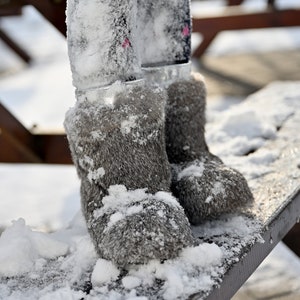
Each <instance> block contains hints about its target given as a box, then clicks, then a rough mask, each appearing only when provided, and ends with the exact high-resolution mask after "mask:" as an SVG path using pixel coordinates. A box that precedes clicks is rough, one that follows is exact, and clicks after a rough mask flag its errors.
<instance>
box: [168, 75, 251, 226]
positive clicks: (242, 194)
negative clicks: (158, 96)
mask: <svg viewBox="0 0 300 300" xmlns="http://www.w3.org/2000/svg"><path fill="white" fill-rule="evenodd" d="M205 105H206V89H205V85H204V82H203V81H202V79H201V78H200V77H199V76H197V75H195V77H194V78H193V79H191V80H182V81H178V82H175V83H173V84H171V85H170V86H169V87H168V103H167V107H166V147H167V154H168V158H169V161H170V163H172V164H173V171H172V174H173V176H172V191H173V193H174V195H175V196H176V197H177V198H178V199H179V201H180V203H181V205H182V206H183V208H184V210H185V212H186V214H187V216H188V218H189V220H190V222H191V223H192V224H199V223H201V222H203V221H205V220H207V219H211V218H215V217H217V216H219V215H220V214H223V213H232V212H237V211H238V210H239V209H240V208H241V207H243V206H244V205H246V204H247V203H250V202H251V201H252V200H253V196H252V193H251V191H250V189H249V187H248V184H247V182H246V180H245V178H244V177H243V176H242V175H241V174H240V173H239V172H238V171H236V170H234V169H231V168H228V167H226V166H225V165H224V164H223V162H222V161H221V160H220V159H219V158H218V157H216V156H214V155H213V154H211V153H210V152H209V150H208V147H207V144H206V141H205V136H204V127H205Z"/></svg>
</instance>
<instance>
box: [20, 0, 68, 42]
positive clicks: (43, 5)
mask: <svg viewBox="0 0 300 300" xmlns="http://www.w3.org/2000/svg"><path fill="white" fill-rule="evenodd" d="M23 2H24V3H25V4H29V5H33V6H34V7H35V8H36V9H37V10H38V11H39V12H40V13H41V14H42V15H43V16H44V17H45V18H46V19H47V20H48V21H49V22H50V23H52V24H53V25H54V26H55V27H56V28H57V29H58V30H59V31H60V32H61V33H62V34H63V35H64V36H66V33H67V27H66V21H65V20H66V15H65V11H66V0H52V1H51V0H43V1H42V0H23Z"/></svg>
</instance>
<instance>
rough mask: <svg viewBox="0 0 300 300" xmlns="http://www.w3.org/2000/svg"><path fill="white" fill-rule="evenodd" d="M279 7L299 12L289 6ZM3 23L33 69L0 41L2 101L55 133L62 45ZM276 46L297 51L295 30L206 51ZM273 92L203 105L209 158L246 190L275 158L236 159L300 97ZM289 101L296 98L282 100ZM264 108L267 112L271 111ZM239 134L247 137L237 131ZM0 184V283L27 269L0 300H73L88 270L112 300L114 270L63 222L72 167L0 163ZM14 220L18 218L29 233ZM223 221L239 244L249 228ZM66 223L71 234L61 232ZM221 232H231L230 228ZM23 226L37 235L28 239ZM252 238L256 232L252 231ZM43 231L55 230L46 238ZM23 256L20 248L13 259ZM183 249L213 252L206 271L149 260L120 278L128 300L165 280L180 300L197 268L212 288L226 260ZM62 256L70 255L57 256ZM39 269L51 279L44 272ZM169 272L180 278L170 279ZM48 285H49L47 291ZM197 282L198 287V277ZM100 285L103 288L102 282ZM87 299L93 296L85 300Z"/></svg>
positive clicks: (68, 96)
mask: <svg viewBox="0 0 300 300" xmlns="http://www.w3.org/2000/svg"><path fill="white" fill-rule="evenodd" d="M210 2H211V1H210ZM215 2H216V3H217V2H220V1H215ZM261 2H262V1H252V2H251V1H247V3H248V4H249V5H250V4H251V3H252V4H253V3H256V5H258V4H259V3H261ZM279 2H280V3H281V4H282V3H285V4H287V3H289V4H290V5H292V4H295V3H296V4H297V1H279ZM252 4H251V5H252ZM198 9H199V8H197V10H198ZM1 25H2V26H3V27H4V28H5V29H7V30H8V31H9V32H10V34H11V35H13V36H15V37H16V38H17V40H18V41H20V42H21V43H22V44H23V45H24V47H26V49H28V51H29V52H30V53H31V54H32V56H33V57H34V59H35V62H34V63H33V64H32V66H30V67H26V66H24V65H23V64H22V63H21V62H20V61H19V60H18V59H17V58H16V57H15V56H14V55H12V54H11V53H10V52H9V51H8V50H7V49H6V48H5V46H4V45H3V44H1V43H0V72H2V75H1V77H0V99H1V102H2V103H4V104H5V106H6V107H8V108H9V109H10V110H11V111H12V112H13V114H15V115H16V116H17V117H18V118H19V119H20V120H21V121H22V122H23V123H24V125H25V126H27V127H29V128H30V127H31V126H32V125H33V124H38V126H39V128H40V129H61V128H62V122H63V119H64V113H65V111H66V110H67V108H68V107H70V106H72V105H73V103H74V101H75V100H74V89H73V87H72V84H71V74H70V71H69V66H68V60H67V52H66V44H65V40H64V38H63V37H61V36H60V34H59V33H57V32H56V31H55V30H53V29H52V28H51V27H50V26H49V25H48V24H46V23H45V22H44V21H43V20H42V19H41V17H40V16H39V15H38V14H36V13H35V12H34V11H33V10H32V9H30V8H28V9H26V10H25V11H24V16H23V17H22V18H9V19H7V20H3V22H2V23H1ZM258 40H259V41H261V40H263V41H264V43H257V41H258ZM279 40H280V44H279V43H278V41H279ZM237 41H239V42H237ZM279 46H280V47H281V48H282V49H300V31H299V29H297V28H291V29H276V30H275V29H272V30H261V31H259V32H258V31H251V30H250V31H247V32H243V33H242V34H241V33H228V32H227V33H224V34H222V35H220V37H219V38H218V39H217V40H216V42H215V43H214V44H213V45H212V47H211V49H210V55H225V54H226V53H232V52H236V53H241V52H245V51H249V49H250V50H251V52H255V51H269V50H275V49H276V50H279ZM0 74H1V73H0ZM271 89H273V91H274V92H273V95H274V98H275V99H277V100H276V102H274V101H273V98H272V99H271V100H272V101H271V100H270V101H271V102H272V105H270V102H269V104H268V103H266V102H265V101H261V100H259V99H258V98H259V96H253V98H252V100H254V101H258V102H259V103H260V104H261V105H268V106H267V107H268V108H267V109H263V110H261V109H258V108H257V106H253V105H252V106H251V104H249V102H251V101H248V104H244V103H241V104H239V100H237V99H232V101H230V100H229V99H226V102H225V101H223V100H224V99H222V98H219V99H214V100H215V101H211V102H209V103H208V125H207V138H208V141H209V144H210V147H211V149H212V150H213V151H214V152H215V153H216V154H222V156H223V158H224V160H225V161H226V162H227V163H229V164H232V165H235V167H236V168H239V169H240V170H241V171H242V172H243V173H244V174H245V175H246V176H247V178H248V179H249V180H250V182H251V180H252V179H253V178H255V177H256V176H258V175H260V174H261V172H268V163H269V162H272V161H273V160H275V159H276V155H277V154H276V150H274V151H270V152H268V153H264V152H260V151H258V152H257V153H255V154H253V155H250V156H248V157H247V158H246V159H245V158H244V156H243V154H245V153H247V152H249V151H250V150H253V149H259V148H260V147H262V145H263V143H264V141H265V140H267V139H271V138H276V127H277V126H280V122H283V121H284V120H285V118H287V117H288V116H289V115H290V114H291V113H292V110H293V109H294V110H295V109H299V106H297V104H296V102H297V100H298V102H299V98H300V83H287V84H285V85H281V84H279V83H278V84H274V85H273V86H272V87H271ZM281 90H283V92H282V93H286V94H285V97H277V96H278V95H279V94H280V93H279V92H278V91H281ZM271 94H272V93H271ZM260 97H262V96H260ZM288 97H289V98H290V99H294V100H293V101H291V102H288V101H287V100H284V99H286V98H288ZM255 99H258V100H255ZM290 103H293V105H292V106H291V105H290ZM231 105H232V109H230V108H231ZM233 105H234V106H233ZM270 107H272V109H269V108H270ZM240 124H243V125H244V126H240ZM241 128H247V130H244V131H242V130H240V129H241ZM220 149H222V153H221V151H220ZM245 160H247V161H245ZM0 178H1V181H0V203H1V210H0V227H7V226H10V225H11V221H12V220H18V221H17V222H15V223H14V225H13V226H12V227H10V228H9V229H8V230H7V231H5V234H3V235H2V236H1V239H0V261H1V263H0V265H1V267H2V268H1V267H0V277H1V276H3V275H4V276H7V275H12V274H15V275H16V274H23V273H24V271H26V270H32V272H31V274H30V276H29V278H28V277H27V279H26V280H23V281H22V280H20V281H19V282H18V281H15V282H14V281H13V280H12V281H9V284H8V285H6V284H1V283H0V299H11V300H16V299H34V297H35V298H36V299H50V298H52V299H55V300H57V299H78V298H80V297H82V296H83V293H82V292H80V291H78V290H76V289H74V283H75V282H77V281H78V280H79V279H80V280H81V282H85V279H86V278H84V275H83V274H84V273H85V271H89V272H92V271H93V277H92V281H93V282H94V283H95V285H98V286H99V287H98V290H96V291H95V293H99V294H108V295H109V297H111V298H110V299H117V297H118V295H117V294H116V293H115V294H114V293H107V289H108V287H110V286H112V285H114V284H115V283H114V278H115V277H116V276H117V275H119V273H118V272H119V270H116V269H115V267H114V266H111V265H109V264H108V265H107V262H105V261H98V262H97V264H96V265H95V263H96V257H95V253H94V250H93V247H92V245H91V243H90V241H89V238H88V236H87V234H86V229H85V226H84V223H83V222H82V219H81V217H80V215H77V217H76V218H75V219H74V220H73V221H72V222H71V220H72V219H73V217H74V216H75V215H76V213H77V212H78V211H79V205H80V204H79V181H78V179H77V177H76V172H75V169H74V167H72V166H32V165H30V166H28V165H7V164H0ZM19 218H24V219H25V220H26V225H29V226H30V228H29V227H26V226H25V224H24V221H23V220H22V219H19ZM231 221H232V222H233V223H232V224H233V225H234V227H235V226H237V224H238V226H241V224H242V225H244V227H243V226H242V230H243V228H244V232H243V231H240V234H244V237H245V238H247V234H246V233H247V226H246V225H247V220H246V219H243V218H242V219H240V218H237V219H233V220H231ZM70 222H71V226H69V227H68V228H67V229H65V228H66V226H68V224H69V223H70ZM227 225H228V226H229V228H230V223H229V224H228V223H227ZM31 228H32V229H35V230H39V231H40V232H34V231H32V229H31ZM57 230H58V231H57ZM228 230H229V229H228ZM253 230H254V231H255V228H254V229H253ZM41 231H56V232H55V233H54V234H52V235H49V234H43V233H41ZM252 233H253V232H252ZM248 234H249V232H248ZM12 241H14V242H12ZM24 247H25V248H24ZM210 247H211V248H210ZM21 248H22V249H25V250H24V251H19V249H21ZM191 251H194V252H193V255H197V256H198V255H201V253H203V252H205V253H207V252H208V251H210V252H211V253H212V254H213V255H212V256H211V258H210V260H209V262H210V264H209V265H207V261H203V260H202V259H199V262H198V265H195V261H189V256H190V253H188V252H185V253H183V254H182V257H180V258H179V259H178V260H177V261H176V262H173V264H170V265H165V266H163V267H162V266H161V265H160V264H158V263H157V262H153V264H149V265H147V266H145V268H144V269H143V268H142V269H139V268H137V269H135V270H133V269H132V270H131V271H130V272H131V273H129V274H128V275H127V276H125V278H123V280H122V285H123V287H124V288H125V290H126V293H127V296H128V298H130V297H131V299H136V298H134V297H135V293H136V291H135V288H138V287H139V286H141V285H143V284H146V283H147V280H150V281H151V280H156V281H159V280H164V279H166V278H167V283H168V284H169V289H168V286H166V287H165V290H164V297H165V298H166V299H174V296H176V295H180V293H182V289H183V283H182V281H180V278H184V276H188V277H187V278H190V277H189V275H190V274H192V273H193V272H195V268H196V269H197V268H200V269H201V270H202V271H203V270H204V271H203V277H201V282H202V283H203V287H204V289H205V288H207V287H208V286H209V285H210V284H211V283H212V278H211V277H209V276H208V275H207V274H209V271H210V268H211V267H212V266H215V267H216V268H215V270H216V272H221V270H220V269H219V268H218V265H219V264H220V262H221V260H222V256H223V255H224V253H222V251H221V252H220V249H219V247H217V246H208V245H204V246H203V247H202V248H201V247H200V248H198V249H196V250H195V249H194V250H193V249H192V250H191ZM195 251H196V252H195ZM66 253H68V255H67V256H66V257H63V256H62V255H64V254H66ZM7 255H8V256H7ZM57 257H58V259H57ZM5 262H9V264H8V265H7V264H5ZM11 262H14V264H12V263H11ZM74 262H77V264H76V265H75V264H74ZM94 266H95V268H94ZM46 267H47V270H48V271H49V270H50V271H51V272H50V271H49V272H47V273H45V272H44V271H45V268H46ZM101 268H108V269H109V270H110V271H109V272H107V273H106V274H104V275H105V276H104V275H103V273H102V272H101ZM174 268H177V270H181V271H182V274H179V277H176V276H175V277H172V276H171V274H173V273H172V270H174ZM188 272H190V274H189V273H188ZM66 273H68V277H66ZM87 273H88V272H87ZM176 274H177V275H178V272H177V273H176ZM108 275H109V276H111V278H110V277H109V276H108ZM22 276H23V275H22ZM82 276H83V278H82ZM103 276H104V277H103ZM107 276H108V277H107ZM180 276H181V277H180ZM25 277H26V276H25ZM50 277H52V278H55V279H56V280H53V283H51V284H49V285H45V282H47V280H49V278H50ZM38 278H42V279H41V280H40V285H39V287H37V286H38V285H37V284H33V282H37V281H38ZM197 279H198V280H199V277H198V278H197ZM43 280H44V282H42V281H43ZM20 282H22V284H21V286H19V288H20V289H15V291H14V292H13V293H12V290H13V287H16V286H18V285H19V283H20ZM107 282H109V284H106V283H107ZM145 282H146V283H145ZM198 282H199V281H198ZM58 283H59V284H58ZM62 283H63V285H61V284H62ZM103 283H105V284H103ZM194 284H196V283H194ZM22 285H23V286H22ZM71 286H73V290H72V289H71ZM189 287H190V288H191V291H192V289H193V288H195V286H193V283H190V285H189ZM198 287H199V286H198ZM79 288H82V287H79ZM85 288H86V289H87V287H85ZM24 290H25V291H26V293H25V294H24ZM185 292H186V291H185ZM26 297H27V298H26ZM67 297H69V298H67ZM92 297H93V295H91V299H92ZM140 299H143V298H140Z"/></svg>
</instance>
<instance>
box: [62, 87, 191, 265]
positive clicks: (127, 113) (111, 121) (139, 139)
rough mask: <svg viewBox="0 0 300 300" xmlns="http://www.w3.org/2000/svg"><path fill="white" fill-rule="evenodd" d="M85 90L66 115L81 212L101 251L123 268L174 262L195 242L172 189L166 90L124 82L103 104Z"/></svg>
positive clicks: (97, 249) (106, 257) (66, 126)
mask: <svg viewBox="0 0 300 300" xmlns="http://www.w3.org/2000/svg"><path fill="white" fill-rule="evenodd" d="M100 100H101V101H98V102H97V101H96V102H95V101H89V100H88V97H83V96H82V95H81V97H80V100H78V101H77V104H76V105H75V107H74V108H71V109H70V110H69V111H68V113H67V115H66V120H65V128H66V132H67V136H68V140H69V144H70V149H71V153H72V157H73V161H74V163H75V165H76V168H77V172H78V175H79V177H80V179H81V202H82V210H83V214H84V216H85V219H86V221H87V225H88V231H89V233H90V235H91V237H92V240H93V242H94V244H95V248H96V251H97V252H98V254H99V256H100V257H102V258H105V259H108V260H111V261H113V262H115V263H116V264H117V265H119V266H125V265H127V264H142V263H146V262H148V261H149V260H151V259H159V260H164V259H169V258H173V257H175V256H177V255H178V253H179V251H180V250H181V249H182V248H184V247H187V246H191V245H193V237H192V233H191V229H190V226H189V222H188V220H187V218H186V216H185V214H184V210H183V209H182V207H181V206H180V205H179V203H178V202H177V201H176V199H175V198H173V197H172V196H171V195H170V193H169V188H170V183H171V182H170V181H171V180H170V167H169V163H168V159H167V156H166V150H165V136H164V126H165V124H164V106H165V101H166V95H165V93H164V92H162V90H161V89H149V88H146V87H144V86H135V87H128V86H126V87H124V88H123V90H122V91H120V92H118V93H117V94H116V95H114V97H113V99H112V98H109V99H106V100H105V101H104V100H103V99H100Z"/></svg>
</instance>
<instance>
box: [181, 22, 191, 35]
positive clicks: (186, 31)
mask: <svg viewBox="0 0 300 300" xmlns="http://www.w3.org/2000/svg"><path fill="white" fill-rule="evenodd" d="M182 34H183V36H189V35H190V29H189V26H188V25H185V27H184V28H183V30H182Z"/></svg>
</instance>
